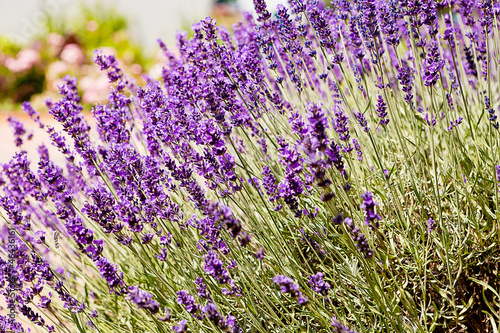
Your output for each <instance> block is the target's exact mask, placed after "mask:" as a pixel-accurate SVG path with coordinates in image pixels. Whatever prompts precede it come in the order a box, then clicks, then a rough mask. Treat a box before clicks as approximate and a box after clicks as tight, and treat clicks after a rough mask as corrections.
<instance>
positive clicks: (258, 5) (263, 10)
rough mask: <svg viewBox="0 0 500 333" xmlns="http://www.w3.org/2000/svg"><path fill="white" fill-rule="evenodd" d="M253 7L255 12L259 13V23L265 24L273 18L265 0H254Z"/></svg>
mask: <svg viewBox="0 0 500 333" xmlns="http://www.w3.org/2000/svg"><path fill="white" fill-rule="evenodd" d="M253 6H254V8H255V12H256V13H257V20H258V21H259V22H264V21H266V20H268V19H269V18H270V17H271V13H269V12H268V11H267V5H266V2H265V0H253Z"/></svg>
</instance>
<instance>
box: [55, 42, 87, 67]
mask: <svg viewBox="0 0 500 333" xmlns="http://www.w3.org/2000/svg"><path fill="white" fill-rule="evenodd" d="M61 59H62V60H63V61H65V62H67V63H68V64H71V65H81V64H83V63H84V62H85V55H84V54H83V51H82V49H81V48H80V46H78V45H76V44H68V45H66V46H65V47H64V48H63V50H62V52H61Z"/></svg>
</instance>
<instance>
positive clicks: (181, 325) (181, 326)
mask: <svg viewBox="0 0 500 333" xmlns="http://www.w3.org/2000/svg"><path fill="white" fill-rule="evenodd" d="M186 323H187V322H186V320H185V319H182V320H181V321H180V322H178V323H177V325H175V326H172V330H173V331H174V332H176V333H184V332H186Z"/></svg>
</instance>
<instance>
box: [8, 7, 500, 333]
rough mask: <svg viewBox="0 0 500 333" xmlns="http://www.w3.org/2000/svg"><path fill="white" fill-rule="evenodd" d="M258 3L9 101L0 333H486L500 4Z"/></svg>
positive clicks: (497, 282) (496, 280) (494, 255)
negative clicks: (40, 106)
mask: <svg viewBox="0 0 500 333" xmlns="http://www.w3.org/2000/svg"><path fill="white" fill-rule="evenodd" d="M253 1H254V7H255V14H254V15H253V16H252V15H250V14H244V15H243V19H242V21H241V22H239V23H237V24H234V25H233V26H232V27H224V26H222V25H218V24H217V21H216V20H214V19H212V18H209V17H207V18H206V19H204V20H202V21H200V22H199V23H196V24H194V25H193V26H192V29H191V30H190V31H189V32H184V33H179V34H178V35H177V42H176V46H175V47H170V46H167V45H166V43H164V42H162V41H161V40H158V48H159V49H161V50H162V60H161V63H162V66H161V67H162V70H161V75H160V76H161V78H160V80H156V79H155V78H153V76H148V75H147V74H144V75H143V77H142V79H143V80H144V82H145V83H144V84H142V83H137V82H138V81H137V80H136V78H134V77H131V76H130V75H128V74H127V72H126V71H125V70H124V69H123V68H122V67H121V66H120V64H119V61H118V60H117V58H116V57H115V56H114V55H111V54H108V53H106V50H101V49H98V50H96V51H95V52H94V54H93V56H92V62H93V66H94V67H95V68H96V69H98V70H100V71H102V72H103V73H105V74H106V76H107V80H108V81H109V82H108V84H109V85H110V89H109V91H107V102H105V103H94V104H92V105H91V106H89V103H85V102H83V101H82V95H81V92H80V91H79V81H78V79H79V78H78V77H72V76H66V77H65V78H64V80H63V82H62V83H61V84H60V85H59V97H58V98H53V99H48V100H46V102H45V104H46V107H47V109H48V111H49V113H50V115H51V118H50V119H49V120H48V119H47V117H46V116H44V115H43V114H42V115H40V112H39V110H37V107H36V106H35V105H34V104H31V103H30V102H25V103H23V105H22V108H23V110H24V111H25V112H26V114H27V115H29V117H30V118H31V119H29V121H31V124H30V125H26V126H25V125H23V123H22V122H21V121H19V120H17V119H16V118H11V119H10V120H9V122H10V125H11V127H12V130H13V133H14V137H15V142H14V143H15V145H16V147H17V148H16V149H17V152H16V153H15V155H14V156H13V157H12V158H11V159H10V161H9V162H7V163H5V164H3V165H2V167H1V168H0V203H1V207H2V208H1V209H0V213H1V222H0V231H1V232H2V237H1V242H0V244H1V250H0V253H1V255H0V291H1V294H2V295H3V298H4V301H3V303H2V311H1V312H0V332H1V333H3V332H64V333H70V332H101V333H111V332H140V333H143V332H148V333H165V332H177V333H182V332H230V333H240V332H252V333H253V332H337V333H347V332H357V333H361V332H363V333H368V332H404V333H407V332H496V333H497V332H499V328H500V133H499V119H498V116H499V113H500V85H499V80H498V79H499V73H500V70H499V68H500V29H499V23H500V17H499V16H500V4H499V3H497V2H494V1H492V0H480V1H474V0H440V1H435V0H425V1H418V0H410V1H400V0H377V1H375V0H355V1H347V0H332V1H331V3H325V2H323V1H318V0H290V1H289V2H288V3H287V4H285V5H286V6H285V5H280V6H278V8H277V9H276V10H275V11H273V10H272V8H268V7H267V6H266V3H265V1H264V0H253ZM89 112H91V114H92V119H89V116H88V113H89ZM52 118H53V120H52ZM27 120H28V119H27ZM54 122H57V126H54ZM34 126H36V127H37V130H36V133H35V135H34V136H32V135H31V134H30V133H31V130H27V129H26V128H28V129H30V128H33V127H34ZM39 137H40V138H41V137H44V138H46V140H45V141H44V143H42V141H43V140H41V139H39ZM34 142H36V146H37V148H36V150H37V154H33V153H34V151H33V150H34V149H33V148H29V149H28V148H26V147H28V146H30V145H31V146H32V145H33V143H34ZM31 146H30V147H31ZM49 147H50V148H49ZM28 150H30V153H28V152H27V151H28Z"/></svg>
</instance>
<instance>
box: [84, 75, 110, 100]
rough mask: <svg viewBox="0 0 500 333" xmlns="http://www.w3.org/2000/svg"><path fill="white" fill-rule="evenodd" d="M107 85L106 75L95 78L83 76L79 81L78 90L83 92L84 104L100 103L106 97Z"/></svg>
mask: <svg viewBox="0 0 500 333" xmlns="http://www.w3.org/2000/svg"><path fill="white" fill-rule="evenodd" d="M110 87H111V84H110V83H109V80H108V78H107V77H106V75H99V76H98V77H97V78H92V77H90V76H85V77H84V78H82V79H81V80H80V89H81V91H83V95H82V101H83V102H84V103H89V104H93V103H100V102H103V101H105V100H106V97H107V96H108V91H109V88H110Z"/></svg>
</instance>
